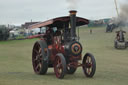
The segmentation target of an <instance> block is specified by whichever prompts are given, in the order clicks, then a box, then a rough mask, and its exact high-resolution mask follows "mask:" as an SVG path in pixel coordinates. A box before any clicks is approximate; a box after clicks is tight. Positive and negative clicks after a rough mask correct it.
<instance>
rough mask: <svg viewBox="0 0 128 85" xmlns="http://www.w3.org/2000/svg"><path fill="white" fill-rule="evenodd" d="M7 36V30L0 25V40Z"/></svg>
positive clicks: (5, 38)
mask: <svg viewBox="0 0 128 85" xmlns="http://www.w3.org/2000/svg"><path fill="white" fill-rule="evenodd" d="M8 38H9V30H8V29H7V28H6V27H5V26H0V40H7V39H8Z"/></svg>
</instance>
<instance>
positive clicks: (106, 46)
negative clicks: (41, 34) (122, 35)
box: [0, 27, 128, 85]
mask: <svg viewBox="0 0 128 85" xmlns="http://www.w3.org/2000/svg"><path fill="white" fill-rule="evenodd" d="M91 29H92V31H93V34H90V33H89V30H90V28H87V29H83V27H82V28H81V29H80V39H81V40H80V42H81V43H82V45H83V48H84V49H83V55H84V54H85V53H86V52H90V53H92V54H93V55H94V56H95V59H96V64H97V65H96V66H97V68H96V73H95V75H94V77H93V78H87V77H85V76H84V74H83V71H82V68H78V69H77V71H76V73H75V74H74V75H66V76H65V77H64V79H62V80H60V79H57V78H56V77H55V74H54V71H53V68H50V69H49V70H48V72H47V75H42V76H40V75H36V74H35V73H34V72H33V68H32V62H31V56H32V46H33V44H34V42H35V41H36V40H37V39H30V40H14V41H1V42H0V85H127V83H128V49H125V50H117V49H115V48H114V39H115V35H116V34H115V33H114V32H113V33H105V29H104V28H96V29H95V28H91Z"/></svg>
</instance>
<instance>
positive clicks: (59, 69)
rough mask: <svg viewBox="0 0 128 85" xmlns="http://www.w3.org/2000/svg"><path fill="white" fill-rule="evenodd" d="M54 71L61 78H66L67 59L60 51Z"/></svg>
mask: <svg viewBox="0 0 128 85" xmlns="http://www.w3.org/2000/svg"><path fill="white" fill-rule="evenodd" d="M54 72H55V74H56V77H57V78H59V79H62V78H64V75H65V73H66V61H65V58H64V56H63V54H61V53H58V54H57V55H56V58H55V61H54Z"/></svg>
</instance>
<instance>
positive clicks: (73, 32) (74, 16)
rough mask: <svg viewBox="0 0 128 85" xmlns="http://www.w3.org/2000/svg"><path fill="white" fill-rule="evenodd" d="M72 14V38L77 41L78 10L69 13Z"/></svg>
mask: <svg viewBox="0 0 128 85" xmlns="http://www.w3.org/2000/svg"><path fill="white" fill-rule="evenodd" d="M69 13H70V23H71V38H72V39H75V37H76V13H77V11H76V10H71V11H69Z"/></svg>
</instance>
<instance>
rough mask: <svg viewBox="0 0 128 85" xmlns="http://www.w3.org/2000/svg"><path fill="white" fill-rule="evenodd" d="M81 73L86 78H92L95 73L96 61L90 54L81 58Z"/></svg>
mask: <svg viewBox="0 0 128 85" xmlns="http://www.w3.org/2000/svg"><path fill="white" fill-rule="evenodd" d="M82 64H83V71H84V74H85V75H86V76H87V77H93V76H94V74H95V71H96V61H95V58H94V56H93V55H92V54H90V53H87V54H85V56H84V58H83V62H82Z"/></svg>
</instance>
